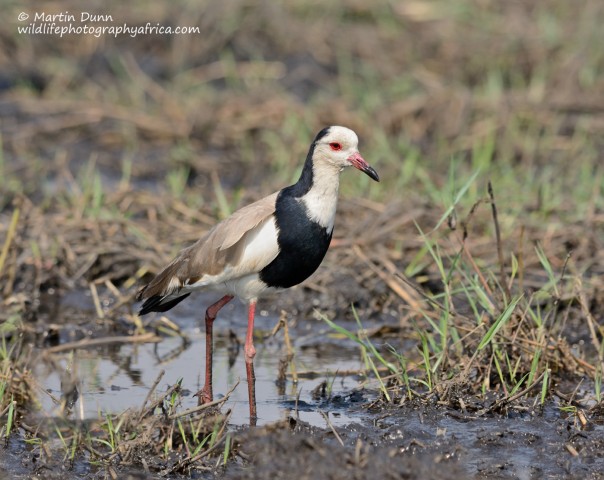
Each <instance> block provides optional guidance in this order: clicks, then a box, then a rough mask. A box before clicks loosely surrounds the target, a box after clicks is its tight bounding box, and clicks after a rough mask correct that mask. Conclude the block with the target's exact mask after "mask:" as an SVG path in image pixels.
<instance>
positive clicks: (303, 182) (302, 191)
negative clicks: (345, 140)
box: [283, 127, 329, 198]
mask: <svg viewBox="0 0 604 480" xmlns="http://www.w3.org/2000/svg"><path fill="white" fill-rule="evenodd" d="M328 133H329V127H325V128H324V129H323V130H321V131H320V132H319V133H317V136H316V137H315V139H314V140H313V142H312V143H311V144H310V148H309V149H308V153H307V154H306V160H305V161H304V167H302V173H301V174H300V178H299V179H298V181H297V182H296V183H294V184H293V185H292V186H290V187H287V188H284V189H283V191H284V192H286V195H291V196H293V197H298V198H300V197H302V196H304V195H306V194H307V193H308V191H309V190H310V189H311V188H312V185H313V171H312V165H313V163H312V157H313V156H314V154H315V146H316V145H317V142H318V141H319V140H321V139H322V138H323V137H324V136H325V135H327V134H328Z"/></svg>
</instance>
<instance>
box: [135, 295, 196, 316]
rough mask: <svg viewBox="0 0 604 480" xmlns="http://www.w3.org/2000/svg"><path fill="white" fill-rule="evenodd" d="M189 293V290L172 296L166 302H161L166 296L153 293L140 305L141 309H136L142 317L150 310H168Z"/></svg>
mask: <svg viewBox="0 0 604 480" xmlns="http://www.w3.org/2000/svg"><path fill="white" fill-rule="evenodd" d="M189 295H191V293H190V292H189V293H186V294H184V295H182V296H180V297H176V298H173V299H172V300H169V301H167V302H163V300H165V298H166V297H164V296H162V295H153V296H152V297H149V298H148V299H147V300H145V303H143V304H142V305H141V309H140V310H139V311H138V316H139V317H142V316H143V315H146V314H147V313H151V312H167V311H168V310H170V309H171V308H173V307H175V306H176V305H178V304H179V303H180V302H182V301H183V300H184V299H185V298H187V297H188V296H189Z"/></svg>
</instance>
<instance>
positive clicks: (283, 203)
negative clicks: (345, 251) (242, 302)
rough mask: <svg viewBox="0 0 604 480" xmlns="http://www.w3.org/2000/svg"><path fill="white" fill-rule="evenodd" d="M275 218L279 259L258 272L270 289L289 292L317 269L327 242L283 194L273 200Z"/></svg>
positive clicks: (322, 231)
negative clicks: (280, 289) (274, 288)
mask: <svg viewBox="0 0 604 480" xmlns="http://www.w3.org/2000/svg"><path fill="white" fill-rule="evenodd" d="M275 218H276V223H277V227H278V229H279V233H278V242H279V255H277V258H275V259H274V260H273V261H272V262H271V263H270V264H268V265H267V266H266V267H265V268H263V269H262V270H261V271H260V280H262V281H263V282H264V283H266V284H267V285H269V286H270V287H277V288H289V287H292V286H294V285H297V284H298V283H300V282H303V281H304V280H306V279H307V278H308V277H310V276H311V275H312V274H313V273H314V271H315V270H316V269H317V268H318V267H319V265H320V264H321V262H322V261H323V258H324V257H325V254H326V253H327V249H328V248H329V242H330V241H331V233H332V232H329V233H327V229H326V228H324V227H322V226H321V225H319V224H318V223H316V222H313V221H312V220H310V219H309V218H308V215H307V212H306V208H305V206H304V204H303V203H302V202H300V201H299V200H298V199H297V198H295V197H294V196H290V195H287V193H286V192H285V191H282V192H281V194H279V196H278V197H277V204H276V209H275Z"/></svg>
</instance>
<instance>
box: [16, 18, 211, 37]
mask: <svg viewBox="0 0 604 480" xmlns="http://www.w3.org/2000/svg"><path fill="white" fill-rule="evenodd" d="M17 20H18V21H19V22H21V25H18V26H17V31H18V33H19V34H22V35H55V36H58V37H64V36H66V35H92V36H95V37H101V36H103V35H112V36H114V37H118V36H119V35H129V36H130V37H133V38H134V37H136V36H137V35H186V34H195V33H197V34H198V33H200V28H199V27H196V26H180V25H179V26H172V25H162V24H160V23H151V22H145V23H144V24H141V25H128V24H127V23H118V22H116V21H115V20H114V18H113V15H109V14H100V13H91V12H79V13H75V14H74V13H70V12H59V13H46V12H33V13H27V12H21V13H19V15H17ZM26 22H28V23H26Z"/></svg>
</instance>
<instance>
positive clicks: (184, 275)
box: [137, 192, 279, 299]
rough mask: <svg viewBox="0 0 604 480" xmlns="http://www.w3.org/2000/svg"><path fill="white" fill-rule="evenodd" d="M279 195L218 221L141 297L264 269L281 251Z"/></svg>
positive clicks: (166, 293)
mask: <svg viewBox="0 0 604 480" xmlns="http://www.w3.org/2000/svg"><path fill="white" fill-rule="evenodd" d="M277 195H278V192H277V193H274V194H272V195H269V196H268V197H265V198H263V199H261V200H258V201H257V202H254V203H252V204H250V205H247V206H246V207H243V208H241V209H240V210H237V211H236V212H235V213H233V214H232V215H231V216H230V217H228V218H226V219H225V220H223V221H222V222H220V223H218V224H217V225H216V226H215V227H214V228H212V229H211V230H210V231H209V232H208V233H206V235H204V236H203V237H202V238H200V239H199V240H198V241H197V242H196V243H194V244H193V245H191V246H190V247H188V248H185V249H184V250H182V251H181V252H180V254H179V255H178V256H177V257H176V258H175V259H174V260H173V261H172V262H170V264H169V265H168V266H167V267H166V268H164V270H162V271H161V272H160V273H158V274H157V276H156V277H155V278H154V279H153V280H152V281H151V282H150V283H149V284H148V285H147V286H145V287H144V288H142V289H141V290H140V291H139V293H138V295H137V298H138V299H143V298H149V297H152V296H154V295H162V296H168V295H172V294H175V293H177V292H179V291H180V290H181V289H182V288H183V287H185V286H193V285H195V286H199V287H201V286H202V285H203V284H204V283H206V282H208V283H217V282H224V281H228V280H230V279H233V278H238V277H242V276H245V275H249V274H252V273H257V272H259V271H260V270H262V269H263V268H264V267H265V266H266V265H268V264H269V263H270V262H271V261H272V260H273V259H274V258H275V257H276V256H277V255H278V254H279V248H278V245H277V232H276V230H275V226H274V218H273V213H274V212H275V203H276V200H277ZM273 232H274V233H273Z"/></svg>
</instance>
